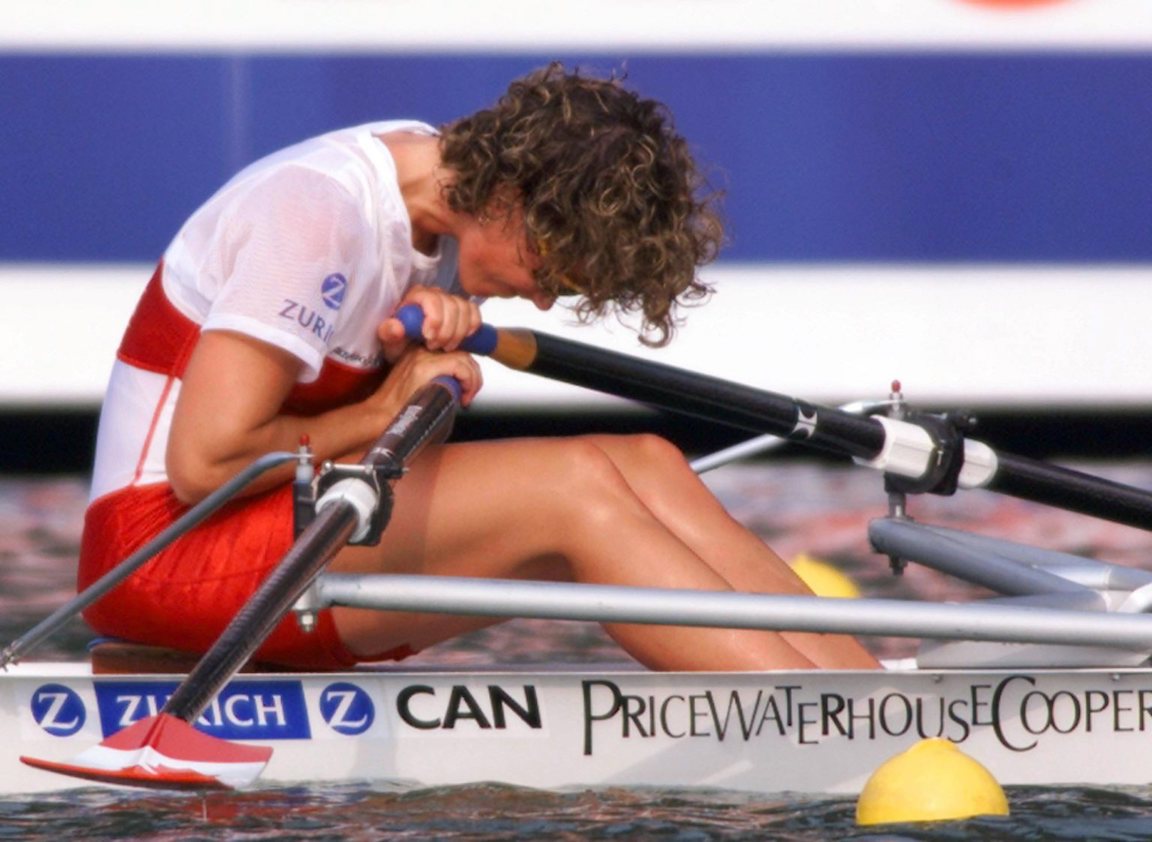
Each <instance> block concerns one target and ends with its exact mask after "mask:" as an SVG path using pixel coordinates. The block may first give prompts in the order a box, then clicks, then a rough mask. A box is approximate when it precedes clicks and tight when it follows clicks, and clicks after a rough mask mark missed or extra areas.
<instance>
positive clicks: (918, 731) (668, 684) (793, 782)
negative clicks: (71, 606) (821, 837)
mask: <svg viewBox="0 0 1152 842" xmlns="http://www.w3.org/2000/svg"><path fill="white" fill-rule="evenodd" d="M178 679H179V677H177V676H171V677H157V676H98V677H93V676H91V675H87V674H84V672H83V671H82V670H78V669H77V668H76V667H72V668H70V669H64V668H62V665H54V664H26V665H22V666H20V667H18V668H17V669H16V670H14V671H13V672H11V673H8V674H4V675H0V736H2V737H3V740H4V746H5V748H4V751H3V752H2V756H0V791H2V792H4V793H6V794H10V793H31V792H41V791H52V790H61V789H67V788H71V787H75V786H78V785H83V784H82V783H81V782H79V781H76V780H74V779H71V778H65V777H61V776H58V775H54V774H52V773H49V772H43V771H40V770H36V769H32V768H29V767H28V766H26V765H24V764H22V763H21V762H20V759H19V758H20V756H21V755H30V756H34V757H39V758H43V759H50V760H60V761H66V760H70V759H71V758H73V757H75V756H76V755H77V754H79V753H80V752H81V751H83V750H84V749H87V748H90V747H91V746H93V745H96V744H97V743H99V742H100V741H101V740H103V739H104V738H105V737H107V736H109V735H110V734H111V733H113V732H115V731H117V730H119V729H120V728H122V727H124V726H125V725H127V724H129V723H130V722H132V721H135V720H136V719H139V718H142V717H144V716H146V715H148V714H151V713H155V712H156V710H157V709H158V708H159V707H160V706H161V705H162V704H163V700H164V698H165V697H166V695H167V694H168V693H170V692H171V691H172V690H173V689H174V688H175V686H176V684H177V682H178ZM199 725H200V726H201V727H202V728H203V730H206V731H207V732H208V733H211V734H213V735H215V736H221V737H225V738H227V739H236V740H241V741H245V742H253V743H258V744H263V745H268V746H272V747H273V748H274V753H273V756H272V759H271V762H270V763H269V765H268V767H267V769H266V770H265V773H264V775H263V776H262V778H261V780H262V782H263V783H264V784H272V785H279V784H285V785H287V784H299V783H312V782H341V781H385V780H386V781H401V782H412V783H417V784H422V785H429V786H436V785H450V784H464V783H471V782H477V781H496V782H504V783H508V784H513V785H521V786H531V787H540V788H563V787H574V786H660V787H685V786H689V787H715V788H723V789H738V790H751V791H757V792H765V793H768V792H782V791H791V792H805V793H823V794H855V793H858V792H859V791H860V789H861V788H862V787H863V785H864V783H865V781H866V780H867V779H868V777H869V775H870V774H871V773H872V771H873V770H875V768H876V767H877V766H878V765H879V764H880V763H882V762H883V761H884V760H886V759H887V758H889V757H891V756H892V755H894V754H896V753H898V752H900V751H902V750H904V749H905V748H907V747H909V746H910V745H912V744H913V743H915V742H916V741H918V740H919V739H921V738H923V737H936V736H942V737H945V738H947V739H949V740H952V741H953V742H955V743H957V745H958V746H959V747H960V748H961V749H962V750H963V751H965V752H966V753H967V754H969V755H970V756H972V757H974V758H975V759H976V760H978V761H980V762H981V763H983V764H984V765H985V766H986V767H987V768H988V769H989V770H990V771H991V772H992V773H993V774H994V775H995V776H996V778H997V779H998V780H999V781H1000V782H1001V783H1002V784H1004V785H1013V784H1031V785H1044V786H1053V785H1056V786H1059V785H1072V784H1083V785H1134V784H1146V783H1148V782H1149V780H1152V755H1150V754H1149V752H1148V751H1147V735H1148V732H1149V731H1152V670H1146V669H1139V670H1036V671H1027V670H1013V671H997V670H987V671H970V670H964V671H959V670H958V671H933V672H926V671H883V672H853V673H843V672H774V673H715V674H712V673H707V674H694V673H649V672H614V671H607V670H606V671H595V670H593V671H589V670H581V671H580V672H542V671H541V672H535V671H533V672H511V671H498V672H497V671H494V672H475V671H472V672H467V673H464V672H458V673H453V672H440V671H437V672H419V671H405V672H401V671H388V672H385V671H380V672H371V673H367V672H355V673H341V674H322V675H319V674H307V675H300V674H290V675H255V676H243V677H239V678H237V679H235V680H233V681H232V683H230V684H229V685H228V687H227V688H226V689H225V690H224V692H222V693H221V694H220V696H219V697H218V698H217V700H216V702H215V703H214V704H213V705H212V706H211V708H210V709H209V710H208V712H207V713H206V714H205V715H204V717H203V718H202V720H201V722H200V723H199Z"/></svg>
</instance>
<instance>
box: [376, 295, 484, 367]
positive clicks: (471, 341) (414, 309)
mask: <svg viewBox="0 0 1152 842" xmlns="http://www.w3.org/2000/svg"><path fill="white" fill-rule="evenodd" d="M396 319H397V320H398V321H399V322H400V324H402V325H404V335H405V336H407V337H408V338H409V339H411V340H412V341H414V342H422V341H423V340H424V311H423V310H421V309H420V305H419V304H405V305H404V306H403V307H401V308H400V309H399V310H397V311H396ZM498 336H499V335H498V333H497V332H496V328H494V327H493V326H492V325H489V324H482V325H480V329H479V330H477V331H476V332H475V333H473V334H472V335H471V336H469V337H468V338H467V339H465V340H464V341H463V342H461V343H460V350H461V351H467V352H468V353H470V354H480V355H481V356H485V357H486V356H488V355H490V354H491V353H492V352H493V351H495V350H496V342H497V339H498Z"/></svg>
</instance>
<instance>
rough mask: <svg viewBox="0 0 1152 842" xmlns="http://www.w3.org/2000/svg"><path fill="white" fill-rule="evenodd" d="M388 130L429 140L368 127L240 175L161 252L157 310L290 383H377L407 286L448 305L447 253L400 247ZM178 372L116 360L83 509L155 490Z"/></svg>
mask: <svg viewBox="0 0 1152 842" xmlns="http://www.w3.org/2000/svg"><path fill="white" fill-rule="evenodd" d="M397 131H407V132H418V133H424V134H435V130H434V129H433V128H432V127H431V126H428V125H426V124H424V123H418V122H412V121H391V122H380V123H371V124H367V125H363V126H358V127H354V128H350V129H344V130H341V131H336V132H332V133H330V134H326V135H322V136H319V137H316V138H313V139H311V140H307V141H305V142H303V143H300V144H297V145H295V146H292V147H289V148H287V149H284V150H282V151H280V152H276V153H274V154H272V155H270V156H268V157H266V158H263V159H261V160H259V161H257V162H255V163H253V164H252V165H250V166H249V167H247V168H246V169H244V170H242V171H241V172H240V173H238V174H237V175H236V176H235V177H233V178H232V179H231V180H230V181H229V182H228V183H227V184H225V185H224V187H223V188H221V189H220V190H219V191H218V192H217V193H216V194H215V195H214V196H212V197H211V198H210V199H209V200H208V201H207V202H206V203H205V204H204V205H203V206H202V207H200V208H199V209H198V210H197V211H196V212H195V213H194V214H193V215H192V216H191V217H190V218H189V219H188V221H187V222H186V223H185V224H184V226H183V227H182V228H181V229H180V231H179V233H178V234H177V235H176V238H175V239H174V240H173V241H172V243H171V245H169V247H168V249H167V250H166V251H165V253H164V258H163V263H162V274H161V283H162V287H163V297H164V298H165V299H167V302H168V303H169V304H170V305H171V306H172V307H173V308H175V310H176V311H178V312H179V314H180V315H181V316H183V317H185V318H186V319H187V320H188V321H189V322H191V323H192V324H194V325H196V326H199V329H200V330H230V331H235V332H238V333H242V334H245V335H247V336H251V337H254V338H256V339H259V340H261V341H264V342H268V343H270V344H272V345H275V346H276V347H278V348H282V349H284V350H285V351H288V352H289V353H291V354H292V355H293V356H295V357H297V358H298V359H299V360H300V361H301V363H302V365H301V370H300V376H299V382H300V383H301V384H309V383H314V382H315V381H317V379H318V378H319V377H320V376H321V372H322V371H327V370H328V368H331V367H337V368H342V369H346V370H347V369H352V370H361V371H364V372H370V371H374V370H378V369H379V368H380V367H381V365H382V363H383V360H382V358H381V353H380V344H379V342H378V340H377V338H376V328H377V326H378V325H379V323H380V322H381V321H382V320H383V319H385V318H387V317H388V316H390V315H391V314H392V313H393V312H394V311H395V309H396V306H397V304H398V303H399V301H400V300H401V298H402V297H403V295H404V293H405V292H406V291H407V290H408V288H409V287H411V286H412V285H413V284H426V285H434V286H440V287H442V288H444V289H446V290H449V291H452V292H457V293H459V292H460V290H459V288H458V286H457V284H456V272H455V264H456V261H455V243H454V242H453V241H451V240H449V239H447V238H441V247H440V251H439V253H438V254H437V255H435V256H432V257H429V256H427V255H424V254H421V253H420V252H418V251H416V250H415V248H413V246H412V227H411V222H410V220H409V217H408V213H407V210H406V208H405V206H404V202H403V199H402V197H401V194H400V188H399V185H398V183H397V177H396V167H395V163H394V162H393V160H392V157H391V155H390V154H389V152H388V148H387V147H386V146H385V145H384V143H383V142H382V141H381V140H380V135H383V134H386V133H388V132H397ZM139 315H140V314H139V312H138V316H139ZM126 342H127V337H126ZM122 350H123V349H122ZM326 362H327V363H328V366H327V367H326V366H325V364H326ZM180 373H182V368H180V369H179V370H171V371H158V370H155V369H152V370H149V369H148V368H144V367H140V366H139V365H133V364H132V363H131V362H129V361H127V360H126V359H125V357H124V355H123V354H121V357H120V358H119V359H118V360H117V362H116V364H115V366H114V368H113V372H112V377H111V380H110V383H109V388H108V393H107V395H106V397H105V401H104V406H103V409H102V412H101V418H100V431H99V436H98V441H97V450H96V464H95V468H94V472H93V485H92V494H91V496H92V499H95V498H96V497H99V496H101V495H103V494H106V493H108V492H110V491H114V490H116V489H119V488H123V487H125V486H127V485H133V484H145V483H153V482H165V481H166V480H167V474H166V472H165V469H164V453H165V450H166V447H167V441H168V431H169V427H170V423H171V418H172V410H173V408H174V406H175V403H176V399H177V397H178V396H179V391H180V379H179V375H180Z"/></svg>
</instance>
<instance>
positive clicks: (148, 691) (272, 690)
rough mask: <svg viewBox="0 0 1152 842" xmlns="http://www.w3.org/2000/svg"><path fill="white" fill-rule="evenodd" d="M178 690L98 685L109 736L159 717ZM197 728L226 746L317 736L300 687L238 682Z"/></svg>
mask: <svg viewBox="0 0 1152 842" xmlns="http://www.w3.org/2000/svg"><path fill="white" fill-rule="evenodd" d="M177 686H178V685H177V682H174V681H173V682H165V681H159V682H156V681H115V680H113V681H99V682H97V683H96V706H97V708H98V709H99V711H100V728H101V730H102V731H103V734H104V736H105V737H107V736H110V735H112V734H114V733H116V732H117V731H119V730H120V729H122V728H125V727H127V726H128V725H131V724H132V723H133V722H136V721H137V720H140V719H143V718H144V717H146V716H152V715H153V714H156V713H159V712H160V709H161V708H163V707H164V703H165V702H166V701H167V700H168V697H169V696H171V695H172V693H173V691H175V689H176V687H177ZM194 724H195V725H196V728H197V729H198V730H200V731H203V732H204V733H206V734H211V735H212V736H214V737H220V738H221V739H225V740H306V739H309V738H310V737H311V736H312V729H311V727H310V726H309V724H308V708H307V706H306V705H305V704H304V687H303V685H302V684H301V683H300V682H299V681H284V680H276V679H271V680H266V679H259V680H248V679H242V680H239V681H233V682H231V683H230V684H228V686H226V687H225V688H224V689H223V690H221V691H220V694H219V695H218V696H217V697H216V698H215V699H213V700H212V703H211V704H210V705H209V706H208V708H207V709H206V710H205V711H204V713H202V714H201V715H200V717H199V718H198V719H197V720H196V722H195V723H194Z"/></svg>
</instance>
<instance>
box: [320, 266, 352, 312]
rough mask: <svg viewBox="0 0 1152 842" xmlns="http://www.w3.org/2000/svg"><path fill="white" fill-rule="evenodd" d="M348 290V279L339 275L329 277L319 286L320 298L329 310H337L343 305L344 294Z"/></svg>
mask: <svg viewBox="0 0 1152 842" xmlns="http://www.w3.org/2000/svg"><path fill="white" fill-rule="evenodd" d="M347 289H348V279H347V278H345V277H344V276H343V275H341V274H335V275H329V276H328V277H327V278H325V279H324V283H322V284H321V285H320V297H321V298H323V299H324V304H325V305H326V306H327V307H328V309H329V310H339V309H340V305H341V304H343V303H344V292H345V290H347Z"/></svg>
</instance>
